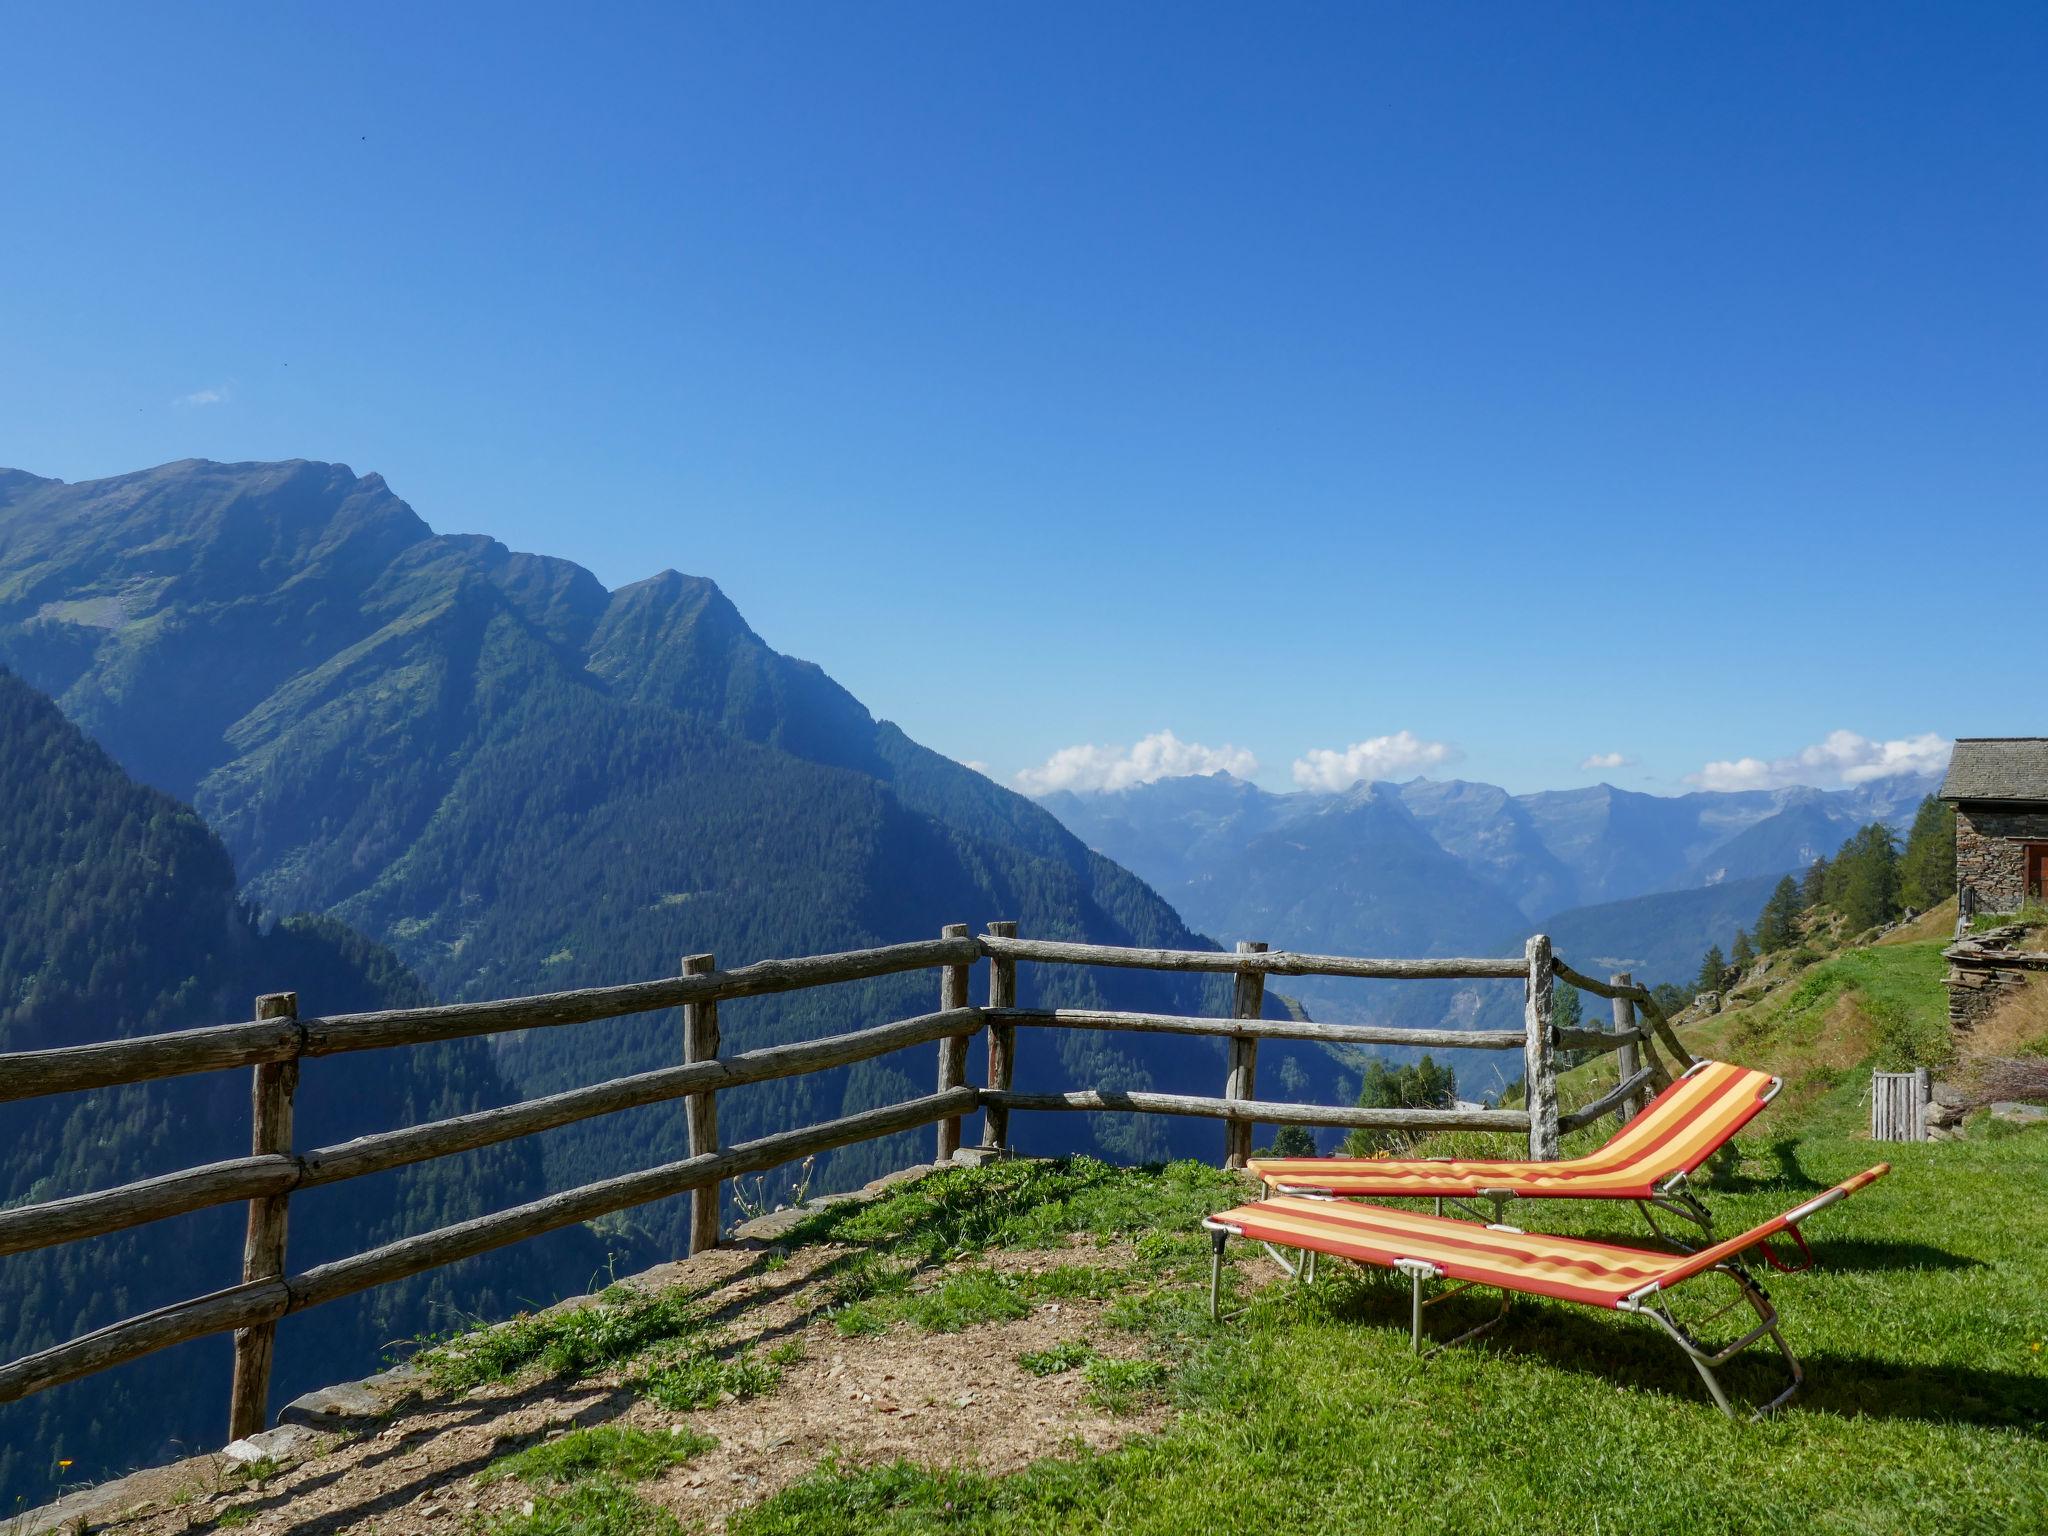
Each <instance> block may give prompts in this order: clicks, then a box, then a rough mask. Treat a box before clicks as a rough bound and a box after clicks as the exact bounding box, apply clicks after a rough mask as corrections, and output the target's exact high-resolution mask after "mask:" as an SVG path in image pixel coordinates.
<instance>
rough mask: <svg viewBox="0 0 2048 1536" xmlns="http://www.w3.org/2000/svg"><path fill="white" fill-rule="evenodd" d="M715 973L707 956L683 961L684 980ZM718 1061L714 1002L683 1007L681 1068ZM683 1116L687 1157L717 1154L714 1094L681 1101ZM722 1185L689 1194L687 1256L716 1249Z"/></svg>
mask: <svg viewBox="0 0 2048 1536" xmlns="http://www.w3.org/2000/svg"><path fill="white" fill-rule="evenodd" d="M717 969H718V961H717V960H716V959H715V958H713V957H712V956H710V955H689V956H686V957H685V958H684V960H683V974H684V975H685V976H703V975H707V974H709V973H710V972H712V971H715V970H717ZM717 1057H718V1004H717V1002H716V1001H715V1000H713V1001H706V1002H701V1003H685V1004H683V1064H684V1065H685V1066H688V1065H689V1064H690V1063H692V1062H696V1061H715V1060H716V1059H717ZM683 1116H684V1119H685V1122H686V1123H687V1124H688V1126H689V1132H690V1156H692V1157H703V1156H704V1155H706V1154H707V1153H711V1152H716V1151H717V1150H718V1092H717V1090H716V1089H707V1090H705V1091H704V1092H703V1093H693V1094H689V1095H687V1096H686V1097H685V1098H684V1099H683ZM724 1194H725V1186H724V1184H723V1183H711V1184H706V1185H703V1186H702V1187H700V1188H698V1189H693V1190H691V1191H690V1252H691V1253H702V1252H703V1251H704V1250H705V1249H706V1248H716V1247H717V1246H718V1234H719V1229H720V1225H721V1223H720V1209H721V1206H720V1202H721V1201H722V1199H723V1198H724Z"/></svg>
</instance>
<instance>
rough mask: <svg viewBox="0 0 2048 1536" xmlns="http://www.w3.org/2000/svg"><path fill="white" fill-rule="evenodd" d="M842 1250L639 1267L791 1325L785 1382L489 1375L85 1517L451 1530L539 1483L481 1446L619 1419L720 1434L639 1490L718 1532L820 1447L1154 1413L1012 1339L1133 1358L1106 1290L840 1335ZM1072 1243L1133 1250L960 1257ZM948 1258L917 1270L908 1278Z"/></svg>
mask: <svg viewBox="0 0 2048 1536" xmlns="http://www.w3.org/2000/svg"><path fill="white" fill-rule="evenodd" d="M848 1254H849V1250H847V1249H843V1248H837V1247H833V1246H829V1245H827V1246H819V1247H814V1248H806V1249H801V1250H798V1251H796V1252H794V1253H791V1254H788V1255H787V1256H786V1258H785V1257H783V1256H781V1255H780V1254H779V1252H778V1251H776V1250H772V1249H769V1248H767V1247H765V1246H762V1245H755V1246H753V1247H751V1248H735V1249H730V1250H719V1251H716V1252H713V1253H708V1254H704V1255H701V1256H699V1257H698V1258H696V1259H693V1260H690V1261H689V1262H688V1263H686V1264H677V1265H669V1266H665V1267H664V1268H663V1269H661V1270H656V1271H652V1272H650V1273H649V1274H648V1275H646V1276H642V1277H639V1279H637V1280H636V1281H634V1282H632V1284H633V1286H634V1288H636V1289H639V1290H643V1291H655V1290H666V1289H668V1288H669V1287H671V1286H681V1287H684V1288H685V1289H686V1290H687V1291H688V1292H689V1293H690V1294H692V1296H693V1297H695V1298H697V1299H698V1300H699V1302H700V1303H701V1305H702V1306H703V1307H704V1308H705V1309H706V1310H707V1311H708V1313H709V1315H710V1317H711V1318H712V1319H713V1320H714V1321H715V1322H716V1323H717V1325H718V1326H719V1329H720V1334H721V1337H722V1338H723V1339H724V1340H727V1341H729V1343H730V1346H731V1347H732V1348H737V1347H739V1346H741V1345H748V1346H753V1347H755V1348H757V1349H760V1350H767V1349H771V1348H774V1347H775V1346H778V1345H786V1344H788V1343H789V1342H790V1341H796V1342H797V1343H799V1344H800V1346H801V1351H802V1353H801V1358H798V1359H795V1360H792V1361H789V1362H788V1363H785V1364H784V1365H783V1366H782V1374H781V1377H780V1380H779V1381H778V1382H777V1383H776V1384H775V1385H774V1386H773V1387H772V1388H771V1389H770V1390H768V1391H767V1392H765V1393H764V1394H762V1395H760V1396H757V1397H751V1398H747V1399H745V1400H731V1399H727V1400H724V1401H721V1402H718V1403H714V1404H712V1405H711V1406H709V1407H705V1408H700V1409H697V1410H693V1411H688V1412H675V1411H671V1410H665V1409H663V1408H661V1407H660V1406H658V1405H657V1404H655V1403H654V1402H652V1401H650V1400H649V1399H648V1398H646V1397H644V1396H642V1395H641V1394H640V1393H638V1392H637V1391H635V1390H634V1389H633V1388H632V1387H630V1386H629V1385H628V1384H627V1383H628V1378H629V1371H627V1370H623V1369H621V1370H612V1371H608V1372H604V1373H601V1374H598V1375H593V1376H586V1377H582V1378H580V1379H576V1380H573V1381H565V1380H559V1379H556V1380H539V1381H534V1380H520V1381H514V1382H509V1383H495V1382H494V1383H490V1384H488V1385H485V1386H482V1387H478V1388H474V1389H472V1390H470V1391H468V1392H466V1393H463V1394H460V1395H459V1396H454V1397H450V1396H445V1395H444V1396H439V1397H436V1396H431V1395H430V1396H428V1397H426V1398H424V1399H422V1400H420V1401H418V1402H417V1403H416V1404H415V1405H413V1406H410V1407H407V1408H405V1409H403V1410H401V1411H399V1412H398V1413H396V1414H395V1415H393V1416H391V1417H390V1418H389V1419H388V1420H387V1421H385V1422H383V1423H372V1424H367V1425H361V1426H357V1427H356V1428H355V1429H354V1432H343V1433H339V1434H337V1435H335V1436H334V1437H332V1439H331V1440H329V1441H327V1442H325V1443H323V1444H321V1445H319V1446H316V1447H314V1448H313V1449H314V1451H315V1454H312V1455H310V1456H309V1457H307V1458H306V1459H305V1460H303V1461H300V1462H298V1463H297V1464H295V1465H291V1466H288V1467H285V1468H283V1469H282V1470H278V1471H275V1472H270V1473H268V1474H267V1475H265V1476H263V1477H262V1478H261V1480H260V1481H257V1482H249V1481H245V1480H243V1479H242V1478H240V1477H238V1476H237V1474H236V1472H235V1470H234V1467H235V1464H234V1463H233V1462H231V1461H230V1460H229V1459H228V1458H226V1457H225V1456H213V1457H201V1458H197V1459H195V1460H193V1461H189V1462H184V1463H180V1464H179V1465H178V1466H177V1467H170V1468H164V1469H161V1471H160V1472H158V1473H156V1474H152V1475H151V1486H150V1487H149V1488H147V1489H142V1488H138V1489H136V1490H134V1492H135V1494H137V1495H139V1496H141V1497H142V1499H143V1502H142V1503H141V1506H140V1507H131V1508H130V1509H128V1510H127V1511H126V1512H125V1515H124V1517H122V1518H118V1519H116V1520H115V1521H113V1522H112V1523H110V1524H106V1525H102V1524H101V1523H100V1521H99V1520H95V1521H94V1522H93V1528H94V1529H107V1530H111V1531H118V1532H121V1533H124V1536H173V1533H180V1536H182V1533H185V1532H188V1531H197V1530H203V1529H209V1528H222V1529H226V1528H237V1529H241V1530H247V1531H251V1532H257V1533H264V1536H282V1533H290V1536H344V1533H358V1536H371V1533H375V1536H419V1533H427V1532H446V1531H449V1530H452V1529H462V1528H467V1527H469V1526H472V1525H476V1524H480V1523H483V1522H485V1521H488V1520H489V1518H490V1517H492V1516H495V1515H499V1514H503V1513H509V1512H512V1511H515V1510H518V1509H520V1507H521V1506H522V1504H524V1503H525V1501H527V1500H529V1499H532V1498H533V1497H534V1496H535V1495H534V1492H533V1490H531V1489H529V1488H527V1487H526V1486H525V1485H524V1484H522V1483H520V1482H519V1481H517V1480H516V1479H509V1478H508V1479H500V1480H497V1481H489V1482H485V1481H479V1480H478V1479H477V1478H476V1474H478V1473H481V1472H483V1471H484V1470H485V1469H486V1468H488V1467H489V1466H490V1465H491V1464H492V1463H493V1462H495V1461H497V1460H498V1459H499V1458H501V1457H504V1456H506V1455H509V1454H511V1453H513V1452H516V1451H519V1450H523V1449H525V1448H526V1447H528V1446H531V1445H535V1444H539V1443H542V1442H544V1441H545V1440H547V1439H549V1438H551V1437H556V1436H559V1435H562V1434H564V1433H566V1432H568V1431H569V1430H572V1429H576V1428H585V1427H591V1426H596V1425H601V1424H618V1425H625V1426H632V1427H635V1428H639V1429H642V1430H648V1431H654V1432H663V1431H667V1432H674V1433H682V1432H690V1433H694V1434H698V1435H708V1436H712V1437H714V1438H715V1440H716V1445H715V1446H714V1447H712V1448H711V1449H708V1450H705V1451H703V1452H701V1453H699V1454H698V1455H696V1456H695V1457H693V1458H692V1459H691V1460H689V1461H688V1462H686V1463H684V1464H682V1465H680V1466H677V1467H674V1468H671V1469H670V1470H669V1471H667V1472H666V1473H664V1474H662V1475H661V1476H660V1477H658V1478H656V1479H654V1480H651V1481H649V1482H646V1483H644V1484H641V1485H640V1486H639V1488H638V1490H637V1491H638V1492H639V1493H640V1494H641V1495H642V1496H643V1497H644V1498H647V1499H648V1500H650V1501H651V1502H654V1503H657V1504H660V1505H663V1506H665V1507H667V1508H668V1509H670V1510H672V1511H673V1512H674V1513H675V1514H676V1516H677V1517H678V1518H679V1519H680V1520H681V1521H682V1523H683V1525H684V1527H685V1528H686V1529H690V1528H696V1527H698V1526H702V1527H703V1528H706V1529H710V1530H717V1529H721V1528H722V1527H723V1525H724V1522H725V1519H726V1517H727V1516H728V1515H729V1514H730V1513H731V1512H732V1511H734V1510H735V1509H738V1508H742V1507H744V1506H747V1505H750V1504H754V1503H757V1502H759V1501H760V1500H762V1499H765V1498H767V1497H769V1496H770V1495H772V1494H774V1493H775V1492H777V1491H778V1490H780V1489H782V1488H785V1487H787V1486H788V1485H789V1484H791V1483H793V1482H795V1481H796V1480H797V1479H799V1478H801V1477H803V1476H805V1475H806V1474H808V1473H809V1472H811V1471H812V1470H813V1469H814V1468H816V1467H817V1465H818V1464H819V1462H820V1461H821V1460H822V1459H824V1458H825V1457H826V1456H828V1455H832V1456H837V1457H838V1458H840V1459H841V1460H843V1461H845V1462H847V1463H849V1464H852V1465H868V1464H874V1463H879V1462H888V1461H892V1460H895V1459H896V1458H899V1457H902V1458H907V1459H910V1460H914V1461H916V1462H919V1463H921V1464H924V1465H926V1466H932V1467H944V1466H962V1467H975V1468H979V1469H982V1470H984V1471H990V1472H1006V1471H1012V1470H1015V1469H1016V1468H1018V1467H1021V1466H1023V1465H1024V1464H1025V1463H1027V1462H1029V1461H1032V1460H1034V1459H1036V1458H1039V1457H1042V1456H1047V1455H1051V1454H1056V1453H1059V1452H1061V1451H1065V1450H1069V1449H1072V1448H1074V1447H1077V1446H1087V1447H1093V1448H1103V1447H1108V1446H1111V1445H1114V1444H1116V1443H1117V1442H1119V1441H1120V1440H1122V1439H1124V1438H1125V1437H1127V1436H1129V1435H1131V1434H1133V1433H1135V1432H1137V1431H1139V1430H1143V1429H1148V1428H1153V1427H1156V1426H1157V1425H1158V1424H1159V1423H1160V1422H1162V1421H1163V1418H1164V1410H1163V1409H1161V1408H1159V1407H1157V1406H1156V1405H1155V1406H1152V1407H1149V1408H1141V1409H1139V1410H1138V1411H1136V1412H1133V1413H1131V1414H1127V1415H1123V1416H1117V1417H1112V1416H1110V1415H1108V1414H1106V1413H1104V1412H1103V1411H1102V1410H1101V1409H1099V1408H1097V1407H1094V1406H1092V1405H1091V1404H1090V1403H1089V1402H1088V1400H1087V1387H1086V1383H1085V1382H1084V1380H1083V1376H1082V1373H1081V1372H1080V1371H1078V1370H1073V1371H1067V1372H1064V1373H1060V1374H1054V1375H1047V1376H1037V1375H1033V1374H1031V1373H1030V1372H1028V1371H1026V1370H1024V1369H1023V1368H1022V1367H1021V1366H1019V1365H1018V1363H1017V1357H1018V1356H1019V1355H1020V1354H1022V1353H1025V1352H1028V1351H1037V1350H1043V1349H1047V1348H1049V1347H1051V1346H1053V1345H1056V1344H1060V1343H1063V1342H1066V1341H1070V1340H1075V1339H1080V1338H1082V1337H1084V1336H1086V1337H1087V1338H1088V1339H1089V1341H1090V1343H1091V1344H1092V1345H1093V1346H1094V1347H1095V1348H1096V1349H1097V1350H1098V1351H1100V1352H1101V1353H1102V1354H1104V1355H1108V1356H1113V1357H1114V1356H1124V1357H1130V1356H1135V1355H1136V1354H1137V1353H1138V1349H1137V1346H1136V1344H1135V1343H1134V1342H1133V1341H1132V1340H1130V1339H1129V1338H1128V1337H1127V1336H1125V1335H1122V1334H1120V1333H1118V1332H1117V1331H1116V1330H1113V1329H1107V1328H1102V1327H1098V1326H1095V1325H1097V1324H1098V1323H1099V1322H1100V1319H1101V1315H1102V1313H1103V1311H1104V1310H1105V1308H1106V1306H1107V1305H1108V1303H1106V1302H1103V1301H1097V1300H1085V1299H1067V1300H1061V1301H1057V1302H1044V1303H1040V1304H1036V1305H1034V1306H1032V1308H1031V1310H1030V1312H1029V1314H1028V1315H1026V1316H1024V1317H1020V1318H1016V1319H1014V1320H1010V1321H1003V1322H990V1323H982V1324H978V1325H975V1326H970V1327H967V1328H964V1329H962V1330H961V1331H959V1332H957V1333H931V1332H926V1331H923V1330H921V1329H917V1328H914V1327H911V1326H909V1325H905V1324H899V1325H897V1326H894V1327H892V1328H890V1329H889V1330H888V1331H886V1332H883V1333H879V1334H872V1335H864V1336H858V1337H850V1338H849V1337H843V1336H841V1334H840V1333H839V1332H838V1331H837V1330H836V1329H835V1327H834V1325H833V1323H832V1322H831V1320H830V1319H829V1318H827V1317H825V1316H823V1315H821V1311H820V1309H821V1306H822V1303H823V1301H824V1298H825V1295H826V1288H827V1285H828V1282H829V1275H830V1274H831V1272H832V1271H833V1270H834V1268H835V1266H838V1265H841V1264H843V1262H844V1261H845V1259H846V1258H847V1256H848ZM1079 1257H1085V1258H1086V1260H1087V1261H1088V1262H1089V1263H1090V1264H1102V1263H1105V1262H1108V1263H1118V1262H1120V1261H1122V1260H1123V1259H1124V1258H1126V1257H1127V1255H1124V1254H1121V1253H1115V1252H1112V1251H1109V1250H1104V1249H1097V1248H1094V1247H1092V1246H1091V1247H1090V1248H1088V1249H1087V1251H1086V1253H1085V1255H1084V1254H1069V1253H1063V1252H1052V1253H1046V1252H1015V1253H994V1254H984V1255H980V1256H978V1257H976V1258H975V1259H974V1260H973V1261H972V1262H973V1263H974V1264H976V1265H985V1266H988V1267H992V1268H997V1269H1006V1270H1012V1271H1017V1270H1022V1271H1034V1270H1036V1271H1043V1270H1044V1269H1045V1268H1047V1267H1049V1266H1051V1265H1054V1264H1057V1263H1059V1262H1061V1261H1062V1260H1063V1259H1068V1258H1079ZM945 1273H946V1271H945V1270H943V1269H934V1270H932V1271H929V1272H927V1273H926V1274H924V1275H922V1276H920V1285H921V1286H923V1285H929V1284H932V1283H935V1282H936V1281H938V1280H939V1279H941V1278H943V1277H944V1275H945ZM565 1305H566V1304H565ZM722 1347H724V1346H722ZM223 1517H225V1518H223ZM104 1518H105V1516H104V1515H102V1516H101V1519H102V1520H103V1519H104Z"/></svg>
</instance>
